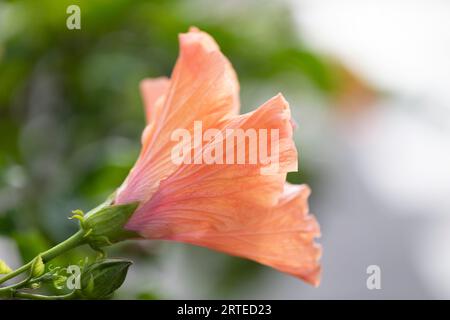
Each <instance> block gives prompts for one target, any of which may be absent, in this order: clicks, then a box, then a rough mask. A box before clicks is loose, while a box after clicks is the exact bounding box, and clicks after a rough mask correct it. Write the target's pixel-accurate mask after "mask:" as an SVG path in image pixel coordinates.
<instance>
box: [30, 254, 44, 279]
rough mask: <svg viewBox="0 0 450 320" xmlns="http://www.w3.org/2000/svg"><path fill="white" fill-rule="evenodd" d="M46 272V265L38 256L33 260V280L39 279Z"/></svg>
mask: <svg viewBox="0 0 450 320" xmlns="http://www.w3.org/2000/svg"><path fill="white" fill-rule="evenodd" d="M44 272H45V264H44V262H43V261H42V258H41V256H37V257H36V258H35V259H34V260H33V264H32V265H31V276H32V277H33V278H37V277H39V276H41V275H43V274H44Z"/></svg>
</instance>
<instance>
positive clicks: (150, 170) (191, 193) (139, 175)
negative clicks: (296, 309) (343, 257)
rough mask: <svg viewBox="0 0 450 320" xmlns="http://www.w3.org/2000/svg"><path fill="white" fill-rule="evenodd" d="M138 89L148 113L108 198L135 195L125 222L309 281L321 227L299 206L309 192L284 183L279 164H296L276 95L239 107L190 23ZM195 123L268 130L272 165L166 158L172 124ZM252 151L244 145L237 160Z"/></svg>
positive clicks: (212, 50) (226, 66) (235, 92)
mask: <svg viewBox="0 0 450 320" xmlns="http://www.w3.org/2000/svg"><path fill="white" fill-rule="evenodd" d="M141 91H142V95H143V100H144V104H145V110H146V116H147V126H146V128H145V130H144V132H143V134H142V145H143V147H142V151H141V154H140V156H139V158H138V160H137V162H136V164H135V165H134V167H133V169H132V170H131V171H130V173H129V175H128V177H127V178H126V180H125V182H124V183H123V185H122V186H121V187H120V188H119V189H118V191H117V194H116V198H115V201H114V203H115V204H127V203H130V202H139V207H138V208H137V210H136V211H135V212H134V214H133V215H132V216H131V218H130V220H129V221H128V223H127V224H126V229H128V230H131V231H134V232H136V233H138V234H140V235H141V236H142V237H144V238H148V239H164V240H174V241H181V242H185V243H191V244H194V245H199V246H204V247H208V248H210V249H214V250H218V251H222V252H225V253H228V254H230V255H235V256H239V257H244V258H248V259H252V260H254V261H257V262H259V263H262V264H264V265H267V266H270V267H273V268H275V269H277V270H280V271H282V272H286V273H288V274H291V275H294V276H296V277H298V278H301V279H303V280H305V281H307V282H308V283H311V284H313V285H318V284H319V280H320V264H319V258H320V254H321V249H320V246H318V245H316V244H315V243H314V238H315V237H318V236H319V235H320V231H319V226H318V224H317V222H316V220H315V219H314V217H313V216H311V215H309V213H308V203H307V198H308V196H309V193H310V190H309V188H308V187H307V186H306V185H292V184H288V183H286V182H285V181H286V174H287V172H289V171H296V170H297V150H296V148H295V144H294V142H293V139H292V122H291V114H290V110H289V105H288V103H287V102H286V100H285V99H284V98H283V96H282V95H281V94H279V95H277V96H275V97H274V98H272V99H270V100H269V101H267V102H266V103H264V104H263V105H262V106H260V107H259V108H258V109H256V110H255V111H253V112H250V113H247V114H243V115H239V84H238V81H237V77H236V73H235V72H234V70H233V68H232V66H231V64H230V62H229V61H228V60H227V58H226V57H225V56H224V55H223V54H222V53H221V52H220V49H219V47H218V45H217V44H216V43H215V41H214V40H213V39H212V37H211V36H209V35H208V34H206V33H205V32H202V31H200V30H198V29H196V28H191V29H190V30H189V32H188V33H185V34H181V35H180V56H179V58H178V61H177V63H176V66H175V68H174V71H173V73H172V76H171V78H170V79H168V78H157V79H146V80H144V81H142V83H141ZM196 121H201V124H202V128H203V129H208V128H213V129H214V130H216V131H215V132H216V134H220V133H223V135H225V136H226V135H227V134H228V133H227V132H228V131H227V130H236V129H241V130H246V129H254V130H261V129H265V130H274V129H275V130H276V132H277V137H278V140H277V142H276V144H277V154H276V156H277V157H276V159H277V170H276V171H273V172H272V171H271V172H269V174H267V173H266V174H264V173H263V171H262V169H264V168H266V167H267V166H269V165H270V163H268V162H267V161H257V162H256V163H250V164H249V163H245V164H235V163H228V162H226V161H224V162H220V161H219V162H217V163H212V164H205V163H198V162H196V161H194V163H192V161H190V162H189V161H184V162H182V163H179V162H175V161H173V157H172V153H173V150H174V148H176V146H177V141H174V139H173V136H172V134H173V132H174V131H176V130H179V129H183V130H184V131H185V132H188V133H192V134H194V131H195V128H194V123H195V122H196ZM216 137H217V135H216ZM222 143H223V141H222V140H221V139H214V138H213V137H210V139H209V140H207V141H202V142H201V143H200V145H199V144H197V145H195V144H194V145H188V148H190V149H189V151H190V154H189V155H191V154H196V155H197V157H201V156H204V155H205V154H206V153H209V152H211V149H212V148H213V147H214V146H217V144H221V145H222ZM233 151H236V148H235V146H232V147H231V149H230V147H225V151H224V153H227V152H233ZM252 152H254V150H253V149H252V148H250V146H249V145H246V146H244V153H245V158H246V159H248V158H249V157H251V156H252ZM223 156H225V155H223ZM272 156H273V154H272ZM194 157H195V156H194ZM270 159H272V160H273V159H274V158H270ZM269 162H270V161H269Z"/></svg>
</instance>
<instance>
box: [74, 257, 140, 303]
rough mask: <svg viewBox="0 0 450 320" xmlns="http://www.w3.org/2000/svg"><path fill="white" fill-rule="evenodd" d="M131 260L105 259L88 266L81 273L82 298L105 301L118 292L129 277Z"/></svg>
mask: <svg viewBox="0 0 450 320" xmlns="http://www.w3.org/2000/svg"><path fill="white" fill-rule="evenodd" d="M131 264H132V262H131V261H129V260H120V259H105V260H101V261H98V262H95V263H93V264H91V265H89V266H87V267H86V268H85V269H84V270H83V272H82V273H81V290H80V293H81V296H83V297H84V298H88V299H103V298H106V297H108V296H110V295H111V294H112V293H113V292H114V291H116V290H117V289H118V288H119V287H120V286H121V285H122V283H123V282H124V281H125V278H126V276H127V272H128V268H129V267H130V265H131Z"/></svg>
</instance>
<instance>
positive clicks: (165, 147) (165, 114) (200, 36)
mask: <svg viewBox="0 0 450 320" xmlns="http://www.w3.org/2000/svg"><path fill="white" fill-rule="evenodd" d="M157 85H160V86H161V87H165V86H166V85H167V84H166V83H164V84H161V83H158V84H156V83H151V84H150V87H151V88H150V89H148V88H147V86H149V83H148V82H147V83H145V82H144V83H143V96H144V101H145V104H146V105H147V107H146V108H147V109H148V113H147V114H148V118H149V123H148V125H147V127H146V128H145V130H144V133H143V135H142V143H143V148H142V151H141V154H140V156H139V159H138V161H137V163H136V164H135V166H134V168H133V169H132V171H131V172H130V174H129V175H128V177H127V179H126V181H125V182H124V184H123V185H122V187H121V188H120V189H119V190H118V193H117V198H116V201H117V203H127V202H132V201H142V200H143V199H149V198H150V197H151V195H152V194H153V192H154V191H155V190H156V188H157V187H158V185H159V182H160V181H161V180H162V179H164V178H166V177H167V176H169V175H170V174H171V173H172V172H173V171H175V170H176V167H177V166H176V164H174V162H173V161H171V157H170V156H171V151H172V148H173V146H174V145H175V144H176V142H174V141H172V140H171V139H170V137H171V134H172V133H173V132H174V131H175V130H177V129H187V130H189V131H190V132H192V131H193V125H194V121H197V120H198V121H202V124H203V127H204V128H208V127H217V126H219V123H221V122H222V121H224V120H225V119H228V118H230V117H232V116H234V115H236V114H237V113H238V111H239V84H238V81H237V77H236V73H235V72H234V70H233V68H232V66H231V64H230V62H229V61H228V60H227V59H226V58H225V56H224V55H223V54H222V53H221V52H220V50H219V47H218V46H217V44H216V43H215V42H214V40H213V39H212V38H211V36H209V35H208V34H206V33H204V32H202V31H199V30H198V29H196V28H191V29H190V31H189V32H188V33H186V34H181V35H180V56H179V58H178V61H177V63H176V66H175V68H174V71H173V73H172V76H171V80H170V84H169V86H168V88H166V90H167V91H166V92H165V93H164V94H162V95H161V96H159V97H158V98H155V97H156V96H157V94H156V92H154V91H153V90H154V86H157ZM162 91H165V90H162ZM152 113H154V115H155V116H153V117H152V115H151V114H152Z"/></svg>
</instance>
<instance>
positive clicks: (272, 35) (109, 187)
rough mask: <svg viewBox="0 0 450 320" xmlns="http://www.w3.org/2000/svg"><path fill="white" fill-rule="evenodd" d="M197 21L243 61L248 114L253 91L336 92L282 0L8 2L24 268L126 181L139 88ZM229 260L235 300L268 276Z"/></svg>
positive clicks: (5, 150) (4, 6)
mask: <svg viewBox="0 0 450 320" xmlns="http://www.w3.org/2000/svg"><path fill="white" fill-rule="evenodd" d="M71 4H77V5H79V6H80V8H81V26H82V29H81V30H68V29H67V28H66V19H67V17H68V14H67V13H66V8H67V7H68V6H69V5H71ZM192 25H194V26H197V27H199V28H201V29H203V30H205V31H207V32H209V33H210V34H212V35H213V37H214V38H215V39H216V40H217V42H218V43H219V44H220V46H221V48H222V50H223V52H224V53H225V54H226V55H227V56H228V57H229V59H230V60H231V62H232V63H233V65H234V67H235V69H236V70H237V72H238V75H239V79H240V81H241V87H242V88H243V90H242V91H243V93H244V94H243V105H244V110H246V111H248V110H249V109H251V108H252V106H248V105H247V103H248V104H249V103H255V100H254V99H253V98H251V97H248V96H246V95H245V88H246V85H247V84H250V83H253V84H254V83H256V84H258V86H270V85H271V84H274V83H278V82H279V81H280V79H281V81H283V79H284V81H289V82H294V83H296V84H298V87H299V90H300V89H301V88H308V90H314V91H316V92H317V93H318V94H319V95H324V96H327V95H330V94H333V92H334V91H335V90H337V81H336V79H335V78H334V76H333V75H334V74H335V73H334V72H333V66H332V65H331V64H330V63H329V62H328V60H327V59H324V58H322V57H321V56H319V55H317V54H315V53H314V52H312V51H311V50H309V49H308V48H307V47H306V46H305V45H304V44H303V43H302V41H301V39H300V38H299V36H298V33H297V32H296V26H295V25H294V21H293V19H292V17H291V14H290V11H289V8H288V6H287V5H286V4H284V3H283V2H279V1H276V2H269V1H243V2H240V1H231V2H225V1H223V2H222V1H221V2H216V1H140V0H134V1H131V0H129V1H128V0H114V1H107V0H84V1H78V0H69V1H67V0H40V1H35V0H28V1H0V235H3V236H6V237H9V238H11V239H14V241H16V243H17V246H18V249H19V252H20V254H21V256H22V258H23V260H29V259H30V258H31V257H32V256H33V255H34V254H36V253H37V252H39V251H41V250H42V249H44V248H46V247H48V246H50V245H53V244H55V243H56V242H58V241H61V240H63V239H64V238H65V237H67V236H68V235H69V234H71V233H72V232H73V231H74V230H75V229H76V225H75V224H74V223H73V222H71V221H69V220H67V217H68V216H69V213H70V211H71V210H73V209H76V208H80V209H83V210H88V209H90V208H92V207H93V206H95V205H96V204H98V203H99V202H101V201H103V200H104V199H105V198H106V196H107V195H109V194H110V193H111V192H112V191H113V190H114V189H115V188H117V187H118V186H119V185H120V183H121V182H122V180H123V179H124V177H125V176H126V174H127V172H128V170H129V169H130V167H131V166H132V165H133V162H134V160H135V159H136V157H137V155H138V151H139V148H140V134H141V131H142V129H143V127H144V115H143V111H142V104H141V101H140V96H139V91H138V84H139V81H140V80H141V79H143V78H145V77H155V76H160V75H168V76H169V75H170V72H171V69H172V67H173V65H174V63H175V60H176V57H177V54H178V41H177V34H178V33H180V32H185V31H186V30H187V29H188V28H189V26H192ZM276 81H277V82H276ZM279 89H281V88H279ZM273 94H276V92H272V93H270V94H269V95H268V96H266V97H262V98H264V99H266V98H269V97H270V95H273ZM148 254H149V253H148V251H142V250H141V251H140V250H137V251H136V252H134V255H135V257H134V258H135V259H140V257H141V258H142V259H144V258H145V256H146V255H148ZM74 255H75V256H74V257H73V259H78V258H80V257H82V252H81V253H80V252H78V253H75V254H74ZM227 259H228V260H227V261H230V262H229V263H225V265H226V267H225V268H223V269H224V273H223V274H222V275H220V276H219V277H218V281H217V285H218V288H223V290H224V292H229V291H231V292H232V290H233V288H236V287H238V282H239V281H241V279H242V278H243V277H246V278H248V277H249V276H251V275H256V274H257V273H255V272H254V271H255V270H258V266H257V265H256V264H253V263H251V262H242V261H240V260H236V259H235V258H231V257H230V258H227ZM59 262H60V263H64V261H59ZM135 296H137V297H140V298H146V299H151V298H155V297H157V295H155V294H154V293H152V292H151V291H149V292H135Z"/></svg>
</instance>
